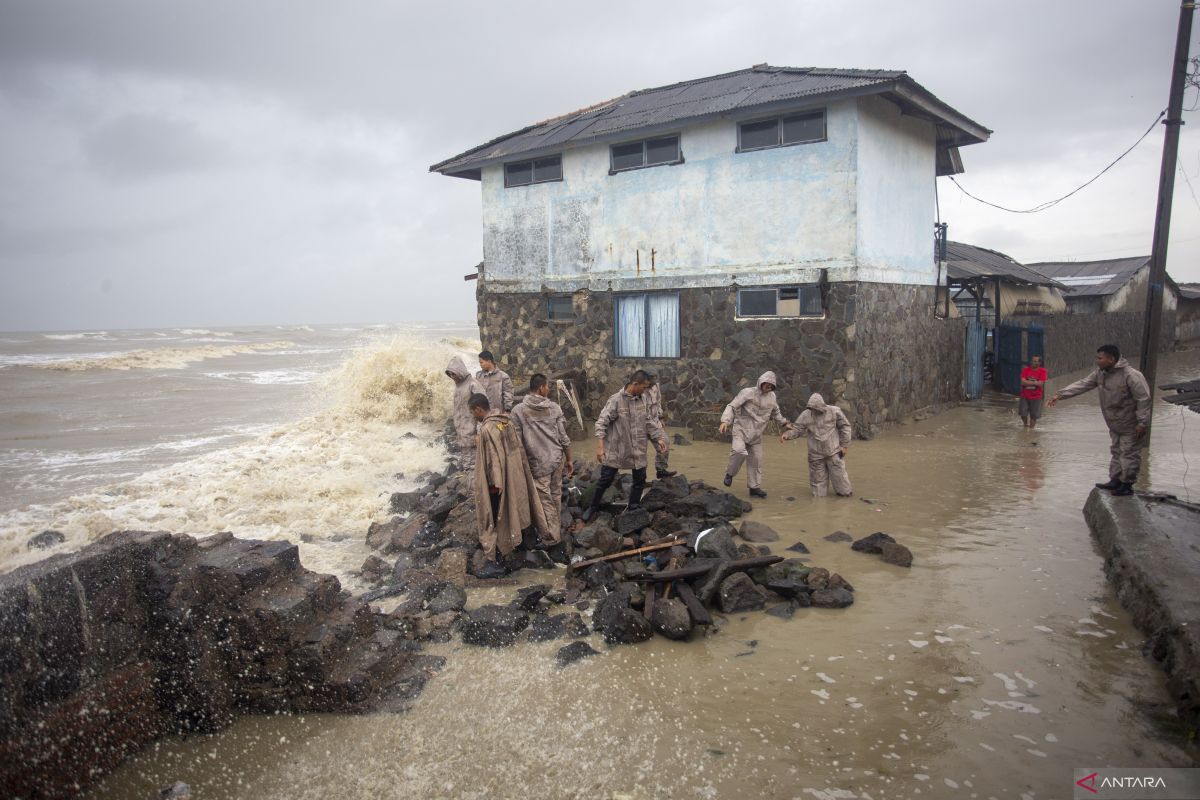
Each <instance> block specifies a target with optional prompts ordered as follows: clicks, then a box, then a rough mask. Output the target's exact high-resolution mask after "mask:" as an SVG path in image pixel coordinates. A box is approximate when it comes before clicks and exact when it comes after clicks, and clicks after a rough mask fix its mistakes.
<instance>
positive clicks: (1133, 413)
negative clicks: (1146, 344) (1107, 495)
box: [1046, 344, 1150, 497]
mask: <svg viewBox="0 0 1200 800" xmlns="http://www.w3.org/2000/svg"><path fill="white" fill-rule="evenodd" d="M1097 388H1098V389H1099V390H1100V413H1101V414H1103V415H1104V421H1105V422H1106V423H1107V424H1108V435H1109V439H1110V441H1111V442H1112V446H1111V447H1110V448H1109V453H1110V454H1111V458H1110V460H1109V462H1108V482H1107V483H1097V484H1096V488H1097V489H1109V490H1111V491H1112V493H1113V494H1114V495H1118V496H1121V497H1123V496H1126V495H1131V494H1133V484H1134V481H1136V480H1137V476H1138V470H1140V469H1141V466H1142V438H1143V437H1144V436H1145V435H1146V430H1147V429H1148V428H1149V427H1150V385H1149V384H1148V383H1146V376H1144V375H1142V373H1140V372H1138V371H1137V370H1136V369H1134V368H1133V367H1131V366H1129V362H1128V361H1126V360H1125V359H1123V358H1121V351H1120V350H1119V349H1117V346H1116V345H1115V344H1106V345H1102V346H1101V347H1100V348H1099V349H1098V350H1097V351H1096V368H1095V369H1094V370H1092V374H1091V375H1088V376H1087V377H1086V378H1083V379H1081V380H1077V381H1075V382H1074V383H1072V384H1071V385H1070V386H1068V387H1066V388H1065V389H1059V390H1058V391H1057V392H1055V393H1054V396H1053V397H1051V398H1050V401H1049V402H1048V403H1046V407H1047V408H1054V406H1056V405H1058V401H1059V400H1063V399H1065V398H1068V397H1074V396H1075V395H1077V394H1083V393H1084V392H1090V391H1091V390H1092V389H1097Z"/></svg>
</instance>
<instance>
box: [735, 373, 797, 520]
mask: <svg viewBox="0 0 1200 800" xmlns="http://www.w3.org/2000/svg"><path fill="white" fill-rule="evenodd" d="M778 383H779V382H778V380H776V378H775V373H774V372H770V371H768V372H764V373H763V374H762V375H760V376H759V377H758V383H756V384H755V385H754V386H752V387H750V386H748V387H746V388H745V389H742V390H741V391H740V392H738V393H737V395H736V396H735V397H734V398H733V400H731V401H730V402H729V405H727V406H725V411H724V412H723V413H722V414H721V426H720V429H719V430H720V431H721V433H728V432H729V429H730V428H733V449H732V450H731V451H730V453H729V465H728V466H727V467H726V468H725V481H724V482H725V485H726V486H732V485H733V476H734V475H737V474H738V470H740V469H741V468H742V462H746V486H747V488H749V490H750V495H751V496H752V497H766V496H767V493H766V492H765V491H763V488H762V440H763V433H765V432H766V430H767V423H769V422H770V421H771V420H775V421H776V422H778V423H779V424H780V425H782V426H783V427H784V428H785V429H786V430H791V428H792V423H790V422H788V421H787V419H786V418H785V417H784V416H783V412H781V411H780V410H779V401H777V400H776V399H775V387H776V386H777V385H778Z"/></svg>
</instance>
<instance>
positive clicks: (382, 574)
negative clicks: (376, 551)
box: [358, 555, 392, 581]
mask: <svg viewBox="0 0 1200 800" xmlns="http://www.w3.org/2000/svg"><path fill="white" fill-rule="evenodd" d="M358 571H359V572H360V573H361V574H362V576H363V577H364V578H366V579H367V580H371V581H381V580H383V579H384V578H386V577H387V576H388V574H389V573H390V572H391V571H392V565H391V564H389V563H387V562H386V561H384V560H383V559H382V558H380V557H379V556H376V555H369V556H367V560H366V561H364V562H363V564H362V566H361V567H359V568H358Z"/></svg>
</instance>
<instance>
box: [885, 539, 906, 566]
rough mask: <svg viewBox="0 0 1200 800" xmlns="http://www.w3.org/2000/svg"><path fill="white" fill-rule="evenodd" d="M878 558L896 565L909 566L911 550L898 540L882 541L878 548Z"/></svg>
mask: <svg viewBox="0 0 1200 800" xmlns="http://www.w3.org/2000/svg"><path fill="white" fill-rule="evenodd" d="M879 558H880V560H882V561H884V562H886V563H888V564H895V565H896V566H897V567H911V566H912V562H913V554H912V551H911V550H909V549H908V548H907V547H905V546H904V545H902V544H900V543H899V542H884V543H883V544H882V545H881V546H880V548H879Z"/></svg>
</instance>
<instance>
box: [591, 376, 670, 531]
mask: <svg viewBox="0 0 1200 800" xmlns="http://www.w3.org/2000/svg"><path fill="white" fill-rule="evenodd" d="M649 385H650V376H649V375H647V374H646V373H645V372H643V371H642V370H640V369H639V370H638V371H637V372H635V373H633V374H632V375H630V376H629V382H628V383H626V384H625V388H623V389H621V391H619V392H617V393H616V394H614V395H613V396H612V397H610V398H608V402H607V403H605V404H604V409H603V410H602V411H601V412H600V417H599V418H598V419H597V420H596V440H597V441H596V460H597V461H599V462H600V480H598V481H596V489H595V491H594V492H593V493H592V502H591V504H590V505H589V506H588V508H587V510H586V511H584V512H583V521H584V522H591V521H592V518H593V517H594V516H596V514H597V513H598V512H599V511H600V504H601V503H602V502H604V493H605V492H606V491H608V487H610V486H612V485H613V481H615V480H616V478H617V473H618V472H619V471H620V470H623V469H628V470H632V471H633V483H632V484H631V485H630V487H629V503H628V505H627V506H626V510H631V509H634V508H638V507H639V506H640V505H641V502H642V491H643V490H644V489H645V488H646V440H647V439H651V440H653V442H654V444H655V446H657V448H658V452H660V453H661V452H663V451H665V450H666V449H667V437H666V434H665V433H664V432H663V429H662V426H660V425H655V424H654V423H653V421H651V419H650V414H649V410H648V409H647V408H646V400H645V398H644V397H643V393H644V392H645V391H646V388H647V387H648V386H649Z"/></svg>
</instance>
